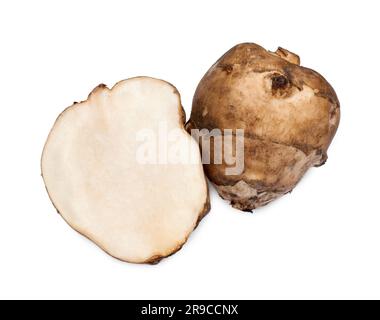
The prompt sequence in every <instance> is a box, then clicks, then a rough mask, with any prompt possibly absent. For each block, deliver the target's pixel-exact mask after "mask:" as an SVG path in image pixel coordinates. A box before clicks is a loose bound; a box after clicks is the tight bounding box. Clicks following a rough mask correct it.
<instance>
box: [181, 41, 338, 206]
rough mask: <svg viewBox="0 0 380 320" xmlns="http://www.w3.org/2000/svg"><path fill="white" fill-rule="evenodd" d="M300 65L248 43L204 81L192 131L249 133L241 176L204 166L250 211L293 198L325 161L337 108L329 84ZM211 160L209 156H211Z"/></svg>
mask: <svg viewBox="0 0 380 320" xmlns="http://www.w3.org/2000/svg"><path fill="white" fill-rule="evenodd" d="M299 64H300V59H299V57H298V56H297V55H295V54H293V53H291V52H290V51H288V50H286V49H283V48H279V49H278V50H277V51H276V52H269V51H267V50H265V49H264V48H262V47H260V46H259V45H256V44H254V43H243V44H239V45H237V46H235V47H233V48H232V49H231V50H229V51H228V52H227V53H226V54H224V55H223V56H222V57H221V58H220V59H219V60H218V61H217V62H216V63H215V64H214V65H213V66H212V67H211V68H210V70H209V71H208V72H207V73H206V74H205V76H204V77H203V79H202V80H201V81H200V83H199V85H198V87H197V90H196V92H195V95H194V99H193V108H192V113H191V117H190V121H189V122H188V124H187V126H188V130H190V129H208V130H210V131H211V130H212V129H215V128H218V129H221V130H223V129H244V151H245V152H244V159H243V161H244V171H243V172H242V173H241V174H239V175H226V173H225V172H226V171H225V169H226V167H227V164H226V163H225V162H223V163H222V164H213V163H212V161H211V164H206V165H205V171H206V174H207V176H208V178H209V179H210V180H211V182H213V184H214V185H215V186H216V189H217V191H218V193H219V194H220V195H221V196H222V197H223V198H225V199H227V200H230V201H231V204H232V205H233V206H234V207H235V208H237V209H241V210H246V211H251V210H252V209H255V208H257V207H260V206H263V205H265V204H267V203H269V202H270V201H272V200H274V199H276V198H278V197H279V196H281V195H283V194H285V193H288V192H290V191H291V190H292V189H293V188H294V187H295V185H296V184H297V182H298V181H299V180H300V179H301V178H302V176H303V175H304V173H305V172H306V171H307V170H308V169H309V168H310V167H312V166H320V165H322V164H324V162H325V161H326V159H327V149H328V147H329V145H330V143H331V141H332V139H333V137H334V135H335V132H336V130H337V128H338V124H339V118H340V107H339V101H338V98H337V96H336V94H335V92H334V89H333V88H332V87H331V86H330V84H329V83H328V82H327V81H326V80H325V79H324V78H323V77H322V76H321V75H320V74H318V73H317V72H315V71H313V70H310V69H307V68H304V67H301V66H300V65H299ZM212 154H213V152H212V150H211V155H212Z"/></svg>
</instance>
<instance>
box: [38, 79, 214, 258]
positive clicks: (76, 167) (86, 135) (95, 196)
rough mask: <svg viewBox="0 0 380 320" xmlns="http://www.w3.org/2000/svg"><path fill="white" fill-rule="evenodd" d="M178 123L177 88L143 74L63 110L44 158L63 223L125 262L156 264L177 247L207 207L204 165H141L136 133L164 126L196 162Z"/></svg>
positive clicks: (47, 182)
mask: <svg viewBox="0 0 380 320" xmlns="http://www.w3.org/2000/svg"><path fill="white" fill-rule="evenodd" d="M184 119H185V116H184V112H183V109H182V106H181V102H180V96H179V93H178V91H177V90H176V88H175V87H173V86H172V85H170V84H169V83H167V82H165V81H162V80H158V79H153V78H147V77H138V78H132V79H129V80H125V81H121V82H119V83H118V84H117V85H115V86H114V87H113V88H112V89H108V88H107V87H106V86H104V85H101V86H99V87H97V88H96V89H95V90H94V91H93V92H92V93H91V94H90V95H89V97H88V99H87V100H86V101H84V102H81V103H79V104H74V105H73V106H71V107H69V108H67V109H66V110H65V111H64V112H63V113H62V114H61V115H60V116H59V117H58V119H57V121H56V123H55V124H54V127H53V128H52V130H51V132H50V135H49V137H48V140H47V142H46V145H45V148H44V151H43V155H42V175H43V179H44V181H45V185H46V188H47V191H48V193H49V196H50V198H51V200H52V202H53V204H54V206H55V207H56V209H57V210H58V212H59V213H60V214H61V215H62V217H63V218H64V219H65V220H66V222H67V223H68V224H69V225H70V226H71V227H73V228H74V229H75V230H77V231H79V232H80V233H81V234H83V235H85V236H86V237H88V238H89V239H91V240H92V241H94V242H95V243H96V244H97V245H98V246H100V247H101V248H102V249H104V250H105V251H106V252H108V253H109V254H110V255H112V256H114V257H116V258H118V259H121V260H124V261H128V262H134V263H155V262H158V261H159V260H160V259H162V258H163V257H167V256H169V255H171V254H173V253H174V252H176V251H177V250H179V249H180V248H181V246H182V245H183V244H184V243H185V242H186V240H187V238H188V237H189V235H190V233H191V232H192V231H193V230H194V228H195V227H196V226H197V223H198V222H199V221H200V219H201V218H202V217H203V216H204V215H205V214H206V213H207V212H208V210H209V199H208V189H207V184H206V181H205V177H204V173H203V168H202V164H201V162H200V161H198V163H196V164H194V163H190V162H189V163H179V164H170V163H166V164H165V163H160V164H158V163H150V164H146V163H145V164H144V163H143V164H142V163H140V162H139V161H137V158H136V152H137V149H138V148H139V146H141V141H140V142H139V141H137V140H136V133H137V132H139V130H147V129H148V130H150V132H153V133H157V131H158V130H159V123H161V122H163V123H165V124H166V125H167V127H168V128H167V129H168V130H171V129H179V132H180V133H179V137H178V136H177V139H180V141H181V142H183V144H180V145H182V146H183V147H184V148H189V146H190V152H191V153H192V154H193V156H195V158H200V154H199V148H198V145H197V144H196V142H195V141H194V140H192V139H191V137H190V135H189V134H188V133H187V132H186V131H185V130H184Z"/></svg>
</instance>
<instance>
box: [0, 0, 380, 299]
mask: <svg viewBox="0 0 380 320" xmlns="http://www.w3.org/2000/svg"><path fill="white" fill-rule="evenodd" d="M378 6H379V4H378V1H357V2H353V1H331V0H329V1H322V0H319V1H314V2H310V1H290V0H288V1H237V0H234V1H199V2H197V1H194V0H193V1H187V2H185V1H162V0H156V1H140V0H139V1H104V0H102V1H88V2H87V1H77V0H75V1H69V0H66V1H60V2H58V1H40V0H34V1H18V0H13V1H1V4H0V88H1V89H0V90H1V101H0V142H1V144H0V147H1V149H0V150H1V158H0V163H1V167H0V170H1V174H0V188H1V200H0V298H126V299H131V298H134V299H142V298H147V299H149V298H157V299H172V298H196V299H203V298H216V299H217V298H231V299H233V298H236V299H237V298H241V299H255V298H260V299H265V298H290V299H294V298H306V299H308V298H328V299H329V298H380V250H379V249H380V248H379V246H380V205H379V198H380V197H379V184H378V182H379V181H378V180H379V179H380V174H379V161H380V153H379V142H378V138H379V135H380V122H379V119H380V105H379V96H378V95H379V93H380V89H379V88H380V63H379V54H380V44H379V43H380V42H379V34H378V32H379V30H380V23H379V7H378ZM239 42H256V43H258V44H261V45H262V46H264V47H266V48H267V49H270V50H275V49H276V48H277V46H279V45H280V46H283V47H285V48H287V49H289V50H292V51H294V52H296V53H298V54H299V55H300V56H301V60H302V64H303V65H304V66H307V67H310V68H313V69H315V70H317V71H318V72H320V73H322V74H323V75H324V76H325V77H326V78H327V79H328V80H329V82H330V83H331V84H332V85H333V86H334V88H335V89H336V91H337V93H338V96H339V98H340V101H341V110H342V121H341V125H340V128H339V130H338V133H337V136H336V138H335V140H334V142H333V144H332V146H331V148H330V150H329V156H330V158H329V160H328V162H327V164H326V165H325V166H323V167H321V168H318V169H311V170H310V171H309V173H308V174H307V175H306V177H305V178H304V179H303V180H302V182H301V183H300V184H299V186H298V187H297V188H296V189H295V190H294V192H293V193H292V194H291V195H287V196H285V197H283V198H282V199H280V200H278V201H276V202H275V203H273V204H272V205H269V206H267V207H265V208H262V209H260V210H257V211H256V212H255V213H254V214H248V213H242V212H239V211H237V210H234V209H232V208H231V207H230V206H229V205H228V204H227V203H226V202H224V201H223V200H221V199H220V198H219V197H218V196H217V194H216V193H215V191H214V190H213V189H212V191H211V201H212V210H211V212H210V214H209V215H208V216H207V217H206V218H205V219H204V220H203V222H202V223H201V224H200V226H199V228H198V229H197V230H196V231H195V232H194V233H193V234H192V236H191V238H190V240H189V242H188V243H187V244H186V245H185V246H184V248H183V249H182V250H181V251H180V252H178V253H177V254H175V255H174V256H172V257H170V258H168V259H165V260H164V261H162V262H161V263H160V264H159V265H156V266H149V265H133V264H127V263H123V262H120V261H118V260H115V259H113V258H111V257H109V256H107V255H106V254H105V253H103V251H101V250H100V249H99V248H98V247H96V246H95V245H93V244H92V243H91V242H90V241H88V240H86V239H85V238H83V237H82V236H80V235H79V234H77V233H76V232H75V231H73V230H72V229H71V228H70V227H69V226H68V225H66V224H65V223H64V221H63V220H62V219H61V218H60V216H59V215H58V214H57V213H56V212H55V210H54V208H53V206H52V204H51V203H50V201H49V199H48V196H47V194H46V192H45V189H44V185H43V181H42V179H41V176H40V168H39V162H40V155H41V151H42V147H43V144H44V142H45V139H46V137H47V134H48V132H49V130H50V128H51V126H52V124H53V122H54V120H55V118H56V117H57V115H58V114H59V113H60V112H61V111H62V110H63V109H64V108H65V107H67V106H69V105H71V104H72V102H73V101H78V100H84V99H86V97H87V94H88V93H89V92H90V91H91V90H92V89H93V87H95V86H96V85H98V84H99V83H105V84H107V85H109V86H112V85H113V84H114V83H115V82H117V81H119V80H121V79H124V78H128V77H132V76H137V75H149V76H153V77H158V78H162V79H165V80H167V81H169V82H171V83H173V84H174V85H175V86H176V87H177V88H178V90H179V91H180V93H181V94H182V102H183V105H184V107H185V109H186V112H187V115H189V112H190V109H191V100H192V96H193V93H194V90H195V88H196V86H197V83H198V81H199V80H200V78H201V77H202V76H203V74H204V73H205V72H206V71H207V69H208V68H209V67H210V66H211V65H212V64H213V63H214V62H215V61H216V59H217V58H219V57H220V56H221V55H222V54H223V53H224V52H225V51H227V50H228V49H229V48H230V47H232V46H233V45H235V44H237V43H239Z"/></svg>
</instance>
